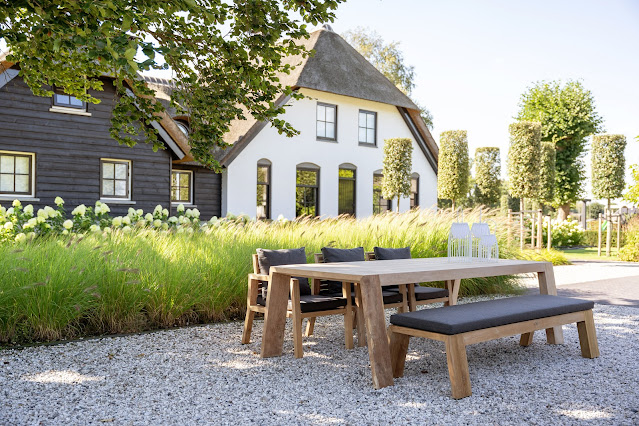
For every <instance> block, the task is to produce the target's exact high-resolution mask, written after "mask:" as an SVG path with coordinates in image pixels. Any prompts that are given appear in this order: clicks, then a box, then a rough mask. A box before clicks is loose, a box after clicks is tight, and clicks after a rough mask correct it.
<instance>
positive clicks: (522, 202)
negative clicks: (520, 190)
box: [519, 197, 524, 217]
mask: <svg viewBox="0 0 639 426" xmlns="http://www.w3.org/2000/svg"><path fill="white" fill-rule="evenodd" d="M519 211H520V212H521V213H522V214H523V213H524V197H521V198H520V199H519ZM522 217H523V216H522Z"/></svg>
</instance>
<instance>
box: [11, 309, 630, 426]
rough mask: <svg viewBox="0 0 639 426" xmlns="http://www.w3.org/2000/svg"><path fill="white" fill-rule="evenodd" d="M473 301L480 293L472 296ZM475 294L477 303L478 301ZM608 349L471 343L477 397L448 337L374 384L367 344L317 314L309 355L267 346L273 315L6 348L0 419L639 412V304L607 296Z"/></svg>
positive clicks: (616, 418)
mask: <svg viewBox="0 0 639 426" xmlns="http://www.w3.org/2000/svg"><path fill="white" fill-rule="evenodd" d="M475 300H476V299H475ZM464 301H466V302H467V301H469V300H468V299H466V300H464ZM595 322H596V325H597V332H598V338H599V346H600V350H601V357H600V358H597V359H594V360H590V359H584V358H581V356H580V350H579V344H578V337H577V330H576V327H575V326H574V325H570V326H566V327H564V330H565V331H564V333H565V340H566V344H565V345H560V346H551V345H546V344H545V335H544V333H540V332H538V333H536V334H535V339H534V342H533V344H532V345H531V346H530V347H528V348H521V347H519V346H518V339H517V338H516V337H511V338H505V339H500V340H497V341H492V342H486V343H481V344H477V345H472V346H469V347H468V359H469V364H470V375H471V382H472V386H473V395H472V396H471V397H469V398H465V399H463V400H459V401H455V400H453V399H451V398H450V387H449V381H448V372H447V368H446V357H445V354H444V348H443V344H440V343H439V342H433V341H427V340H425V339H413V341H411V346H410V349H409V359H408V360H407V364H406V372H405V376H404V378H402V379H398V380H396V385H395V386H393V387H390V388H385V389H382V390H379V391H375V390H373V388H372V385H371V376H370V370H369V368H368V354H367V351H366V348H356V349H355V350H351V351H348V350H345V349H344V348H343V332H342V330H343V329H342V324H341V322H340V321H339V319H338V318H337V317H335V318H320V319H319V320H318V321H317V325H316V327H315V330H316V333H315V336H312V337H310V338H306V339H305V341H304V350H305V356H304V358H303V359H301V360H297V359H294V358H293V349H292V337H291V334H290V322H289V323H288V324H287V326H288V327H289V328H287V332H288V333H287V336H286V340H285V347H284V350H285V355H284V356H283V357H279V358H271V359H261V358H260V357H259V355H258V352H259V348H260V346H259V345H260V336H261V329H262V322H261V321H256V324H255V327H254V334H253V336H254V339H253V343H251V344H250V345H241V344H240V343H239V341H240V335H241V328H242V324H241V323H239V322H234V323H228V324H215V325H207V326H199V327H192V328H184V329H177V330H170V331H160V332H155V333H149V334H142V335H132V336H127V337H118V338H104V339H99V340H88V341H83V342H74V343H69V344H64V345H57V346H42V347H32V348H27V349H24V350H5V351H0V424H2V425H5V424H8V425H13V424H20V425H21V424H45V425H48V424H104V423H114V424H238V423H255V424H309V423H310V424H316V423H317V424H324V423H328V424H387V423H390V424H479V423H481V424H500V425H503V424H520V423H524V422H525V423H530V424H559V423H562V424H573V423H574V424H577V423H579V424H581V423H584V422H591V423H592V424H602V423H610V424H629V425H630V424H639V386H638V383H639V371H638V369H637V354H639V338H638V336H637V332H638V330H639V310H638V309H635V308H628V307H619V306H606V305H599V306H596V307H595Z"/></svg>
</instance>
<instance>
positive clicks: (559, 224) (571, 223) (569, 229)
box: [543, 217, 585, 247]
mask: <svg viewBox="0 0 639 426" xmlns="http://www.w3.org/2000/svg"><path fill="white" fill-rule="evenodd" d="M584 236H585V231H584V230H583V229H582V228H581V226H579V222H577V221H576V220H573V219H572V218H571V217H568V219H566V220H562V221H557V220H553V221H552V245H553V247H554V246H559V247H571V246H578V245H581V244H582V243H583V240H584ZM543 238H544V243H547V242H548V222H546V221H544V224H543Z"/></svg>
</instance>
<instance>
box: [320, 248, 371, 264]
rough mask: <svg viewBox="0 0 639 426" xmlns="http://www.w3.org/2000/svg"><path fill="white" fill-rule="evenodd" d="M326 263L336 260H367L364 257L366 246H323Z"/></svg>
mask: <svg viewBox="0 0 639 426" xmlns="http://www.w3.org/2000/svg"><path fill="white" fill-rule="evenodd" d="M322 255H323V256H324V263H334V262H359V261H364V260H366V259H365V257H364V247H355V248H352V249H338V248H332V247H322Z"/></svg>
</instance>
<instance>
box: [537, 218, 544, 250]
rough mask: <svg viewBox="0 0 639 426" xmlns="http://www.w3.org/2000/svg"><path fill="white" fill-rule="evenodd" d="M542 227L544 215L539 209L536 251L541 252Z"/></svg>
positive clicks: (542, 242)
mask: <svg viewBox="0 0 639 426" xmlns="http://www.w3.org/2000/svg"><path fill="white" fill-rule="evenodd" d="M543 227H544V213H543V211H542V210H541V209H539V210H537V249H539V250H541V248H542V247H543V246H544V236H543V232H542V231H543V230H542V228H543Z"/></svg>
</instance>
